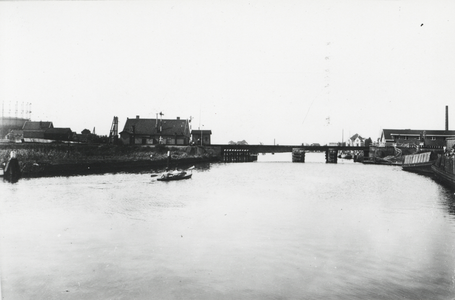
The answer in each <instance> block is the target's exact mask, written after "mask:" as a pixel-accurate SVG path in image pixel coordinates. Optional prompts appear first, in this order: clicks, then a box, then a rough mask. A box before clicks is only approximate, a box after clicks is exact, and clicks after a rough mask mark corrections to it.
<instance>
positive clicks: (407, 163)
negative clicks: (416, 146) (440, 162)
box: [401, 152, 436, 175]
mask: <svg viewBox="0 0 455 300" xmlns="http://www.w3.org/2000/svg"><path fill="white" fill-rule="evenodd" d="M435 156H436V154H435V153H434V152H422V153H415V154H410V155H406V156H404V160H403V164H402V165H401V168H402V169H403V170H404V171H408V172H414V173H419V174H428V175H430V174H433V171H432V170H431V166H432V165H433V164H434V162H435V160H436V157H435Z"/></svg>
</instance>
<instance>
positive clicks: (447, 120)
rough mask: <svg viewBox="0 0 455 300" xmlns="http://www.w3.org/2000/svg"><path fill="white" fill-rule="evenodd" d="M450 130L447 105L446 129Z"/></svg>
mask: <svg viewBox="0 0 455 300" xmlns="http://www.w3.org/2000/svg"><path fill="white" fill-rule="evenodd" d="M448 130H449V107H448V106H447V105H446V131H448Z"/></svg>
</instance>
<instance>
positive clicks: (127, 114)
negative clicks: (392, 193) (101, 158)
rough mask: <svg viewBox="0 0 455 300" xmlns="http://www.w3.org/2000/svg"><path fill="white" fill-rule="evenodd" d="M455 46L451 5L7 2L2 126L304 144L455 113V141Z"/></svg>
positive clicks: (453, 117)
mask: <svg viewBox="0 0 455 300" xmlns="http://www.w3.org/2000/svg"><path fill="white" fill-rule="evenodd" d="M454 37H455V1H452V0H449V1H443V0H431V1H419V0H412V1H398V0H397V1H394V0H344V1H339V0H321V1H305V0H296V1H292V0H273V1H269V0H257V1H256V0H251V1H246V0H245V1H236V0H229V1H217V0H210V1H205V0H195V1H192V0H187V1H179V0H175V1H173V0H166V1H161V0H155V1H1V2H0V100H1V102H2V115H3V116H15V115H17V116H19V117H21V116H26V112H24V110H22V106H23V105H24V104H26V103H31V115H30V117H31V119H32V120H33V121H40V120H41V121H52V122H53V124H54V127H70V128H71V129H72V130H73V131H76V132H78V133H80V132H81V131H82V130H84V129H89V130H91V131H92V130H93V129H94V128H95V132H96V133H97V134H100V135H108V134H109V131H110V128H111V125H112V121H113V117H114V116H117V117H118V119H119V131H121V130H122V129H123V127H124V124H125V122H126V119H127V118H135V117H136V116H137V115H139V116H140V117H141V118H155V117H156V114H157V113H160V112H162V113H163V114H164V116H163V118H165V119H174V118H176V117H180V118H182V119H190V118H191V120H192V122H191V124H192V128H193V129H198V128H201V129H205V130H211V131H212V143H217V144H221V143H228V142H229V141H241V140H245V141H247V142H248V143H249V144H259V143H263V144H274V143H275V144H281V145H297V144H302V143H321V144H326V143H329V142H339V141H341V140H342V139H344V140H346V139H347V138H348V137H350V136H352V135H354V134H356V133H358V134H360V135H361V136H363V137H365V138H368V137H371V138H372V139H373V140H377V138H379V137H380V135H381V130H382V129H385V128H396V129H406V128H410V129H428V130H430V129H432V130H435V129H440V130H443V129H444V128H445V107H446V106H449V128H450V129H455V103H454V102H453V100H454V99H455V84H454V83H455V76H454V72H455V39H454ZM16 103H17V105H18V107H19V110H18V112H17V113H16V109H15V107H16ZM452 103H453V104H452Z"/></svg>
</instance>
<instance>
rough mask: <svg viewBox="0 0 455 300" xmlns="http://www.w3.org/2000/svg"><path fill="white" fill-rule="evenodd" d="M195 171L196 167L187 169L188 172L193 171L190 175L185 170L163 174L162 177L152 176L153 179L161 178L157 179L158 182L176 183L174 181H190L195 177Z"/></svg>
mask: <svg viewBox="0 0 455 300" xmlns="http://www.w3.org/2000/svg"><path fill="white" fill-rule="evenodd" d="M193 169H194V166H192V167H191V168H188V169H187V171H191V172H190V173H188V172H187V171H185V170H174V171H168V172H165V173H163V174H161V176H159V175H157V174H152V175H151V177H156V176H159V177H158V178H157V179H156V180H158V181H174V180H182V179H190V178H191V177H192V176H193V172H192V171H193Z"/></svg>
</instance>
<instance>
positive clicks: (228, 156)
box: [221, 148, 257, 162]
mask: <svg viewBox="0 0 455 300" xmlns="http://www.w3.org/2000/svg"><path fill="white" fill-rule="evenodd" d="M221 154H222V157H223V162H252V161H256V160H257V155H255V154H252V153H250V150H248V149H235V148H228V149H223V150H222V152H221Z"/></svg>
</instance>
